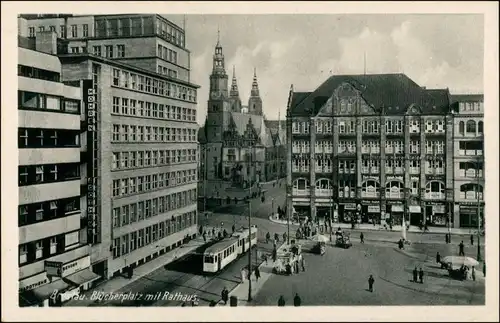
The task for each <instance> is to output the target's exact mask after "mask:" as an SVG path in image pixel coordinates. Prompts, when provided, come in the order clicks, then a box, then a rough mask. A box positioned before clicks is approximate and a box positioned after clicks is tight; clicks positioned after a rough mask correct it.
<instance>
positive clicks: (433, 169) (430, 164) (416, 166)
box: [292, 159, 445, 174]
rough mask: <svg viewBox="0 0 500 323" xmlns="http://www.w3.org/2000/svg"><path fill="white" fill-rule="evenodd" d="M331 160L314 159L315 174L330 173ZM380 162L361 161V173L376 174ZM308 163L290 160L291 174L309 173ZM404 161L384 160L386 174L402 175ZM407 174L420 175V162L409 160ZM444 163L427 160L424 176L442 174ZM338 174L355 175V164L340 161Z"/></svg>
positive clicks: (303, 160)
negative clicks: (397, 173)
mask: <svg viewBox="0 0 500 323" xmlns="http://www.w3.org/2000/svg"><path fill="white" fill-rule="evenodd" d="M332 163H333V162H332V160H331V159H316V162H315V165H316V167H315V170H316V171H317V172H331V171H332V165H333V164H332ZM380 164H381V162H380V160H378V159H363V160H362V161H361V167H362V173H368V172H371V173H376V174H378V173H379V171H380ZM309 167H310V162H309V159H293V160H292V172H304V171H305V172H309V169H310V168H309ZM404 167H405V161H404V160H402V159H386V160H385V171H386V173H394V172H400V173H404V171H405V169H404ZM409 167H410V169H409V172H410V173H412V174H414V173H417V174H419V173H420V160H418V159H415V160H410V161H409ZM444 170H445V162H444V161H443V160H427V161H426V168H425V171H426V174H444ZM338 173H339V174H349V173H351V174H355V173H356V162H355V161H347V160H341V161H339V162H338Z"/></svg>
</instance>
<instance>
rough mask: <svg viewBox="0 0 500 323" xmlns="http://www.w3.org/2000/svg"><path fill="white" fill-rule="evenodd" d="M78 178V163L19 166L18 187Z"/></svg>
mask: <svg viewBox="0 0 500 323" xmlns="http://www.w3.org/2000/svg"><path fill="white" fill-rule="evenodd" d="M79 178H80V164H79V163H66V164H45V165H29V166H19V186H26V185H35V184H45V183H54V182H63V181H71V180H75V179H79Z"/></svg>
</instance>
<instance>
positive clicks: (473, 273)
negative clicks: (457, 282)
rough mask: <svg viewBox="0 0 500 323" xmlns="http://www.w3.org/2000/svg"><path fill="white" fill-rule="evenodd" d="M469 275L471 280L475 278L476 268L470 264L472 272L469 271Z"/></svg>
mask: <svg viewBox="0 0 500 323" xmlns="http://www.w3.org/2000/svg"><path fill="white" fill-rule="evenodd" d="M471 275H472V280H474V281H475V280H476V268H474V266H472V272H471Z"/></svg>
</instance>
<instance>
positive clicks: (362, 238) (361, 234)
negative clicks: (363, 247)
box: [359, 232, 365, 243]
mask: <svg viewBox="0 0 500 323" xmlns="http://www.w3.org/2000/svg"><path fill="white" fill-rule="evenodd" d="M359 239H360V240H361V243H365V236H364V235H363V232H361V233H360V234H359Z"/></svg>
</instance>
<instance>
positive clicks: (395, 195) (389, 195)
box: [385, 191, 405, 199]
mask: <svg viewBox="0 0 500 323" xmlns="http://www.w3.org/2000/svg"><path fill="white" fill-rule="evenodd" d="M385 197H386V198H389V199H402V198H404V197H405V193H404V192H400V191H398V192H394V191H392V192H391V191H390V192H386V193H385Z"/></svg>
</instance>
